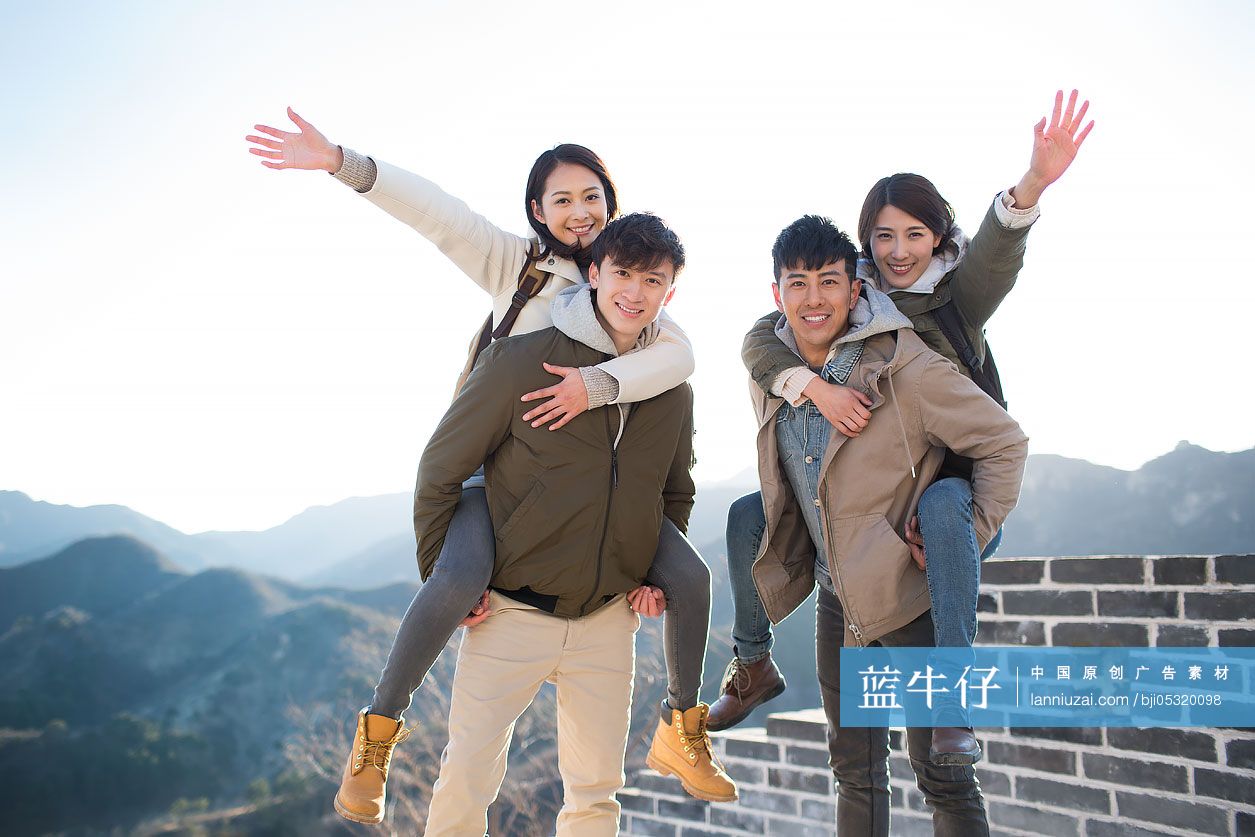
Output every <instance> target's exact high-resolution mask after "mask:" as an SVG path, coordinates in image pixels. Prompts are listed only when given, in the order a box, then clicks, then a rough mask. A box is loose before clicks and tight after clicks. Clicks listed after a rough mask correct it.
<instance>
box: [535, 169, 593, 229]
mask: <svg viewBox="0 0 1255 837" xmlns="http://www.w3.org/2000/svg"><path fill="white" fill-rule="evenodd" d="M531 207H532V215H533V216H534V217H535V218H536V220H537V221H539V222H540V223H542V224H544V225H545V227H546V228H548V230H549V232H550V234H552V235H553V237H554V238H556V239H557V240H558V241H560V242H562V243H563V244H567V245H572V246H578V247H580V248H584V247H588V246H589V245H591V244H592V243H593V241H594V240H595V239H596V238H597V236H598V235H600V234H601V231H602V230H603V229H604V228H605V226H606V195H605V187H604V186H603V185H602V182H601V179H600V178H599V177H597V175H596V174H594V173H593V171H592V170H591V169H588V168H585V167H584V166H580V165H575V164H574V163H559V164H558V165H557V166H556V167H555V168H554V170H553V171H552V172H551V173H550V174H549V177H547V178H546V179H545V188H544V192H543V193H542V195H541V199H540V201H539V202H538V201H535V200H533V201H532V203H531Z"/></svg>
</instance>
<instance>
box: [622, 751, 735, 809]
mask: <svg viewBox="0 0 1255 837" xmlns="http://www.w3.org/2000/svg"><path fill="white" fill-rule="evenodd" d="M645 764H646V765H647V766H648V767H649V768H650V769H651V770H653V771H655V772H656V773H659V774H660V775H663V776H675V778H677V779H679V780H680V787H682V788H684V792H685V793H687V794H688V795H689V796H691V797H694V798H695V799H701V800H703V801H705V802H736V800H737V799H738V797H737V793H736V790H733V791H732V794H731V795H730V796H727V795H725V796H720V795H719V794H714V793H708V792H706V791H703V790H700V789H698V788H695V787H693V786H692V785H690V784H689V783H688V782H687V781H686V780H685V779H684V774H683V773H681V772H680V771H679V770H676V769H675V768H673V767H671V766H669V765H668V764H666V763H665V762H664V761H663V760H662V759H659V758H656V757H655V756H654V751H653V750H650V751H649V752H648V753H647V754H646V755H645Z"/></svg>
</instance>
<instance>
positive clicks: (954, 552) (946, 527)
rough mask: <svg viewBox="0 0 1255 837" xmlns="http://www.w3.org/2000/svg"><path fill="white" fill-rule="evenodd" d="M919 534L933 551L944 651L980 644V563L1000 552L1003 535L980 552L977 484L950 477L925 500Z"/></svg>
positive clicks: (931, 573)
mask: <svg viewBox="0 0 1255 837" xmlns="http://www.w3.org/2000/svg"><path fill="white" fill-rule="evenodd" d="M918 514H919V531H920V534H921V535H923V536H924V548H925V549H926V550H927V551H928V561H927V567H928V595H929V597H930V598H931V599H932V602H933V636H934V637H935V639H936V645H937V647H938V648H966V647H969V646H971V644H972V642H973V641H974V640H975V639H976V599H977V595H978V593H979V592H980V562H981V561H984V560H985V559H986V558H988V557H989V556H990V555H993V554H994V553H995V552H996V551H997V550H998V544H1000V543H1002V530H1001V529H999V530H998V531H997V532H995V533H994V537H993V540H991V541H990V542H989V545H988V546H986V547H985V551H984V552H979V551H978V550H977V547H976V532H975V531H974V530H973V529H972V484H971V483H970V482H968V481H967V480H965V479H962V478H961V477H947V478H945V479H943V480H937V481H936V482H935V483H933V484H932V485H930V486H928V490H927V491H925V492H924V496H922V497H920V499H919V511H918Z"/></svg>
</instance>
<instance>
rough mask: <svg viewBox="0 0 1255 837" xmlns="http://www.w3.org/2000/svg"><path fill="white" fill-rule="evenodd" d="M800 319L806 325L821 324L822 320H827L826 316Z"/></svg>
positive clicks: (820, 315)
mask: <svg viewBox="0 0 1255 837" xmlns="http://www.w3.org/2000/svg"><path fill="white" fill-rule="evenodd" d="M802 319H803V320H806V322H808V323H822V322H823V321H824V320H826V319H828V315H827V314H815V315H812V316H810V317H803V318H802Z"/></svg>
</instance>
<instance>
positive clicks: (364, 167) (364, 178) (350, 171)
mask: <svg viewBox="0 0 1255 837" xmlns="http://www.w3.org/2000/svg"><path fill="white" fill-rule="evenodd" d="M340 150H341V151H343V152H344V162H343V163H341V165H340V168H339V170H338V171H336V172H333V173H332V175H331V176H332V177H334V178H335V179H336V180H338V181H340V182H341V183H343V184H345V185H346V186H352V187H353V190H354V191H355V192H361V193H365V192H369V191H370V188H371V187H372V186H374V185H375V178H376V177H378V175H379V169H378V167H377V166H376V165H375V161H374V160H372V159H370V158H369V157H367V156H366V155H365V154H358V153H357V152H356V151H354V150H353V149H351V148H345V147H343V146H341V147H340Z"/></svg>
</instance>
